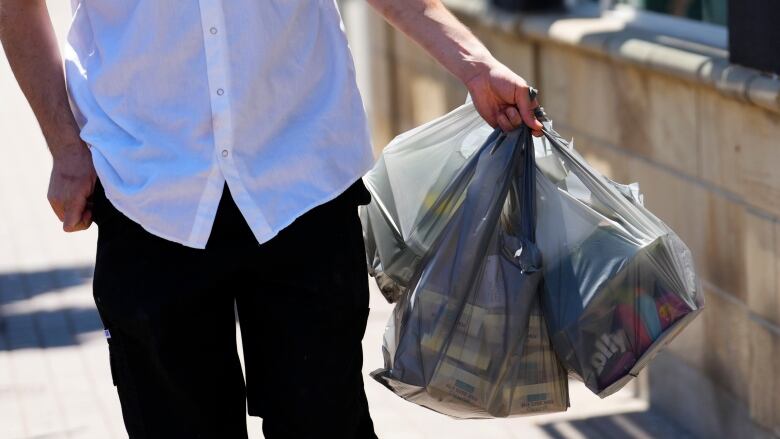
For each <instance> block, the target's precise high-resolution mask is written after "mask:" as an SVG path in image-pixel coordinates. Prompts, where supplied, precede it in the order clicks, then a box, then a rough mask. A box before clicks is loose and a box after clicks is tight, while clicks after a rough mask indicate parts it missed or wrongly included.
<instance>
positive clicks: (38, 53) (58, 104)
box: [0, 0, 83, 156]
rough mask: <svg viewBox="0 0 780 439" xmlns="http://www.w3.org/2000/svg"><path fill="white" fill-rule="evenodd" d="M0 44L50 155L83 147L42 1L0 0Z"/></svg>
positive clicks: (57, 50) (60, 59)
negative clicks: (36, 120) (38, 125)
mask: <svg viewBox="0 0 780 439" xmlns="http://www.w3.org/2000/svg"><path fill="white" fill-rule="evenodd" d="M0 42H2V45H3V49H4V50H5V54H6V57H7V58H8V61H9V63H10V65H11V70H12V71H13V73H14V76H15V77H16V80H17V82H18V83H19V86H20V87H21V89H22V92H23V93H24V95H25V97H26V98H27V101H28V102H29V103H30V106H31V107H32V110H33V113H35V117H36V118H37V119H38V123H39V124H40V127H41V130H42V131H43V135H44V138H45V139H46V142H47V144H48V145H49V149H50V150H51V152H52V154H53V155H55V156H56V155H57V154H59V153H62V152H63V151H64V150H66V149H70V148H72V147H74V146H76V147H83V143H82V142H81V140H80V138H79V128H78V125H77V124H76V120H75V118H74V117H73V113H72V112H71V109H70V105H69V103H68V95H67V91H66V88H65V79H64V75H63V70H62V58H61V56H60V52H59V48H58V45H57V40H56V36H55V34H54V29H53V27H52V24H51V19H50V18H49V13H48V10H47V8H46V3H45V1H44V0H0Z"/></svg>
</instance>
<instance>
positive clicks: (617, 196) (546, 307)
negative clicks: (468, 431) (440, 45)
mask: <svg viewBox="0 0 780 439" xmlns="http://www.w3.org/2000/svg"><path fill="white" fill-rule="evenodd" d="M491 133H492V134H491ZM526 134H527V133H526ZM544 134H545V135H544V137H543V138H541V139H531V138H530V136H528V137H527V140H526V141H527V142H528V145H530V146H531V148H526V147H520V148H519V149H516V151H519V152H518V154H522V153H523V152H528V151H534V152H535V154H533V155H532V156H531V157H530V159H526V160H525V162H524V163H525V164H526V165H529V164H532V165H533V166H531V167H530V169H531V170H532V171H533V172H525V173H520V172H519V170H518V169H519V168H513V167H509V168H506V169H504V172H506V173H507V174H506V175H504V176H503V177H504V178H505V179H507V181H509V182H510V183H509V185H508V190H507V192H506V195H502V193H501V192H500V191H501V190H502V188H503V187H504V186H501V185H500V184H498V183H499V182H500V181H499V180H496V184H493V185H482V186H479V187H481V192H475V191H476V188H477V186H473V184H474V181H473V180H475V179H477V180H479V178H477V177H478V176H479V175H480V174H479V173H478V172H477V170H478V169H482V168H479V166H478V165H479V163H480V159H482V160H483V162H484V160H486V159H488V158H494V157H495V156H494V155H487V156H484V157H483V156H482V154H487V152H485V151H492V150H493V149H495V145H496V143H497V142H499V141H501V142H502V144H505V143H506V141H507V138H506V137H505V136H503V137H502V136H499V135H498V134H497V133H493V132H492V130H491V128H490V127H489V126H487V125H486V124H485V123H484V121H482V119H481V118H480V117H479V115H478V114H477V112H476V110H475V109H474V108H473V106H472V105H471V104H466V105H464V106H462V107H460V108H458V109H456V110H454V111H453V112H451V113H450V114H448V115H446V116H443V117H442V118H439V119H437V120H435V121H433V122H430V123H428V124H425V125H423V126H421V127H418V128H416V129H414V130H412V131H410V132H407V133H405V134H402V135H401V136H399V137H397V138H396V139H395V140H393V142H391V144H390V145H388V147H387V148H386V149H385V151H384V152H383V154H382V157H381V158H380V160H379V161H378V163H377V165H376V167H375V168H374V169H373V170H372V171H371V172H369V173H368V174H367V175H366V176H365V177H364V181H365V183H366V186H367V187H368V188H369V190H370V191H371V192H372V195H373V201H372V202H371V204H369V205H367V206H365V207H363V208H362V209H361V219H362V220H363V226H364V238H365V243H366V251H367V258H368V263H369V267H370V271H371V273H372V275H374V276H375V277H376V278H377V282H378V283H379V285H380V288H381V289H382V291H383V293H384V294H385V296H386V297H387V298H388V300H390V301H396V300H397V301H398V304H397V305H396V309H395V310H394V313H393V317H392V318H391V320H390V322H389V323H388V327H387V330H386V333H385V340H384V344H383V352H384V356H385V368H384V369H382V370H380V371H377V373H375V374H374V376H375V378H377V379H378V380H379V381H380V382H382V383H383V384H385V385H386V386H387V387H389V388H390V389H391V390H393V391H394V392H395V393H397V394H399V395H401V396H403V397H404V398H406V399H409V400H411V401H414V402H417V403H419V404H421V405H425V406H427V407H429V408H432V409H434V410H437V411H440V412H443V413H447V414H450V415H453V416H456V417H495V416H511V415H518V414H529V413H536V412H545V411H556V410H563V409H565V408H566V406H567V402H568V395H567V391H566V380H565V378H564V377H563V372H562V371H561V366H562V368H563V369H565V370H566V371H568V372H569V373H571V374H573V375H574V376H577V377H579V378H580V379H582V380H583V381H584V382H585V383H586V385H587V386H588V387H589V388H590V389H591V390H592V391H594V392H595V393H597V394H599V395H600V396H606V395H608V394H610V393H612V392H614V391H616V390H617V389H619V388H620V387H622V386H623V385H625V384H626V382H628V380H629V379H630V378H631V377H633V376H635V375H636V374H637V373H638V371H639V370H640V369H641V368H642V367H644V365H645V364H646V363H647V362H648V361H649V359H650V358H651V357H652V356H653V355H654V354H655V353H656V352H657V351H658V349H659V348H660V347H661V346H663V345H664V344H665V343H666V342H668V341H669V340H670V339H671V338H672V337H673V336H674V335H675V334H676V333H677V332H679V330H680V329H682V328H683V327H684V326H685V325H686V324H687V323H688V322H690V320H691V319H692V318H694V316H696V315H697V314H698V312H699V311H700V310H701V308H702V307H703V298H702V296H701V293H700V289H699V288H698V286H697V283H696V279H695V274H694V272H693V268H692V261H691V255H690V252H689V251H688V249H687V248H686V247H685V245H684V244H683V243H682V242H681V241H680V240H679V238H678V237H677V236H676V235H675V234H674V233H673V232H672V231H671V230H669V229H668V227H666V226H665V225H664V224H663V223H662V222H661V221H660V220H658V219H657V218H656V217H655V216H653V215H652V214H651V213H650V212H648V211H647V210H646V209H645V208H644V207H643V206H642V203H641V195H640V194H639V191H638V188H637V187H636V185H631V186H624V185H619V184H617V183H614V182H612V181H611V180H609V179H607V178H605V177H603V176H601V175H600V174H598V173H597V172H595V171H594V170H593V169H591V168H590V166H589V165H588V164H587V163H586V162H585V161H584V159H582V158H581V157H580V156H579V155H578V154H577V153H576V152H575V151H574V149H573V146H572V145H570V144H568V143H567V142H565V141H564V140H563V139H561V138H560V136H558V134H557V133H555V132H554V131H553V130H552V126H551V124H550V123H549V122H545V133H544ZM524 139H525V137H524ZM520 143H521V144H522V141H521V142H520ZM500 149H501V148H498V149H497V150H500ZM505 151H506V150H505ZM534 162H535V163H534ZM494 166H495V170H499V169H501V168H500V167H499V166H498V165H497V164H495V163H494ZM491 169H493V168H491ZM480 172H482V171H480ZM491 172H494V171H491ZM531 174H534V175H535V178H534V181H533V185H531V184H529V183H527V182H524V179H523V177H524V176H525V177H527V176H529V175H531ZM480 178H482V177H480ZM501 181H503V180H501ZM530 187H534V189H533V190H532V191H530V194H533V195H532V196H531V197H526V198H533V199H534V200H535V205H534V203H532V204H531V207H532V208H535V209H534V210H535V219H536V221H535V228H534V227H531V228H532V229H534V230H535V233H532V234H530V235H523V234H522V233H520V234H519V235H517V229H518V224H526V225H529V224H530V225H533V224H534V222H533V221H528V220H525V221H524V217H523V215H522V214H521V213H520V214H519V213H518V212H526V213H527V212H528V211H529V210H530V209H525V210H524V209H522V207H521V208H520V209H519V210H518V209H516V208H515V209H513V206H514V207H516V206H518V205H519V204H517V201H516V200H515V203H514V204H513V203H512V200H513V195H512V194H513V193H525V192H527V191H528V190H529V188H530ZM469 197H471V198H469ZM502 197H503V198H502ZM477 199H481V200H482V201H480V203H482V204H479V203H477V201H476V200H477ZM486 199H490V200H492V202H493V203H495V204H496V206H498V205H500V206H501V209H500V212H501V213H500V214H496V213H495V212H496V211H498V209H497V208H496V209H494V210H489V209H487V208H486V207H487V205H485V204H484V203H485V200H486ZM501 200H503V201H501ZM476 205H479V206H481V207H482V209H483V210H480V209H475V207H474V206H476ZM496 206H493V207H496ZM488 212H492V213H493V215H492V216H491V215H488V214H487V213H488ZM518 215H519V216H518ZM466 218H472V220H473V221H471V222H467V223H464V221H465V220H466ZM496 218H497V220H496ZM477 219H479V220H478V221H477ZM480 222H481V224H483V225H492V232H493V233H494V235H490V236H491V237H490V239H486V238H485V236H488V235H489V234H487V232H485V230H482V229H479V231H480V232H481V233H483V234H482V235H479V236H480V237H481V238H480V239H483V241H481V242H483V243H489V244H483V245H481V246H478V245H477V244H476V242H477V241H478V240H477V239H474V236H476V233H477V230H478V229H474V230H470V229H465V228H464V227H465V226H464V224H468V225H470V226H473V227H476V224H478V223H480ZM515 236H522V237H523V238H522V239H520V240H518V239H516V238H508V237H515ZM498 242H500V244H497V243H498ZM527 242H531V243H534V245H532V246H530V245H527V244H526V243H527ZM440 248H441V249H446V250H440ZM467 249H468V250H469V251H471V252H472V256H471V258H470V259H464V258H463V257H460V256H458V255H459V254H460V253H461V252H464V251H465V250H467ZM513 249H514V250H513ZM529 249H534V251H530V250H529ZM518 250H520V251H519V253H517V251H518ZM513 252H514V253H513ZM537 253H540V254H539V255H538V256H540V257H539V260H536V261H534V265H535V266H536V267H537V271H533V272H531V271H530V270H529V269H528V267H526V269H525V270H524V269H523V268H522V266H520V270H519V271H518V272H515V271H513V270H511V269H509V267H510V266H512V264H513V263H515V264H517V263H519V260H518V259H516V255H523V254H524V255H525V257H529V255H530V254H537ZM526 262H528V261H527V260H526ZM515 266H517V265H515ZM518 273H519V274H518ZM532 273H533V274H532ZM538 274H541V275H542V276H541V277H542V278H541V279H540V280H538V281H537V280H532V279H536V277H537V275H538ZM537 282H538V287H539V288H536V289H534V288H532V284H533V283H537ZM532 291H539V292H540V294H539V296H537V294H536V293H535V292H532ZM491 297H494V298H495V297H499V298H500V299H501V300H503V302H502V301H501V300H499V301H498V302H496V301H495V300H493V299H491ZM534 325H537V326H534ZM538 325H540V326H538ZM536 327H539V328H540V329H539V330H538V331H537V330H536V329H535V328H536ZM518 328H520V329H518ZM535 333H538V334H539V338H537V342H536V343H534V342H532V341H531V340H532V339H533V338H534V337H535V336H532V335H533V334H535ZM523 337H525V338H523ZM518 339H521V340H518ZM550 339H551V340H552V349H551V348H550ZM529 343H530V345H529ZM553 351H554V353H555V354H556V355H554V354H553ZM498 364H501V365H502V366H501V367H498V366H497V365H498ZM559 365H560V366H559ZM510 370H511V372H510ZM512 374H515V375H514V377H518V378H512V379H515V380H516V381H515V382H512V381H511V379H509V380H508V379H507V377H509V376H510V375H512ZM521 375H522V377H521ZM517 398H519V399H517Z"/></svg>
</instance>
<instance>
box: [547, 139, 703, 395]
mask: <svg viewBox="0 0 780 439" xmlns="http://www.w3.org/2000/svg"><path fill="white" fill-rule="evenodd" d="M546 125H547V126H548V128H549V124H546ZM545 138H546V141H545V142H544V144H545V148H544V150H543V151H541V154H539V157H538V161H537V164H538V166H539V168H540V170H541V171H542V172H541V173H540V174H542V175H543V176H544V177H543V178H539V179H538V181H537V197H538V204H539V208H538V214H537V221H538V224H539V227H538V228H537V241H538V244H539V248H540V250H541V251H542V254H543V256H544V285H545V288H544V293H543V295H542V297H543V301H542V303H543V309H544V315H545V317H546V318H547V323H548V325H549V328H550V333H551V334H552V337H553V344H554V345H555V349H556V352H557V353H558V355H559V358H560V359H561V361H562V362H563V363H564V364H565V366H566V368H567V369H569V370H570V371H571V372H573V373H574V374H575V375H577V376H578V377H579V378H580V379H582V380H583V381H584V382H585V384H586V385H587V386H588V388H590V389H591V390H592V391H593V392H594V393H597V394H598V395H599V396H601V397H605V396H607V395H610V394H612V393H614V392H615V391H617V390H619V389H620V388H621V387H623V386H624V385H625V384H626V383H627V382H628V381H629V380H630V379H631V378H633V377H635V376H636V375H637V374H638V373H639V371H640V370H641V369H642V368H643V367H644V366H645V365H646V364H647V363H648V362H649V361H650V359H651V358H652V357H653V356H654V355H655V354H656V353H657V352H658V350H659V349H660V348H661V347H663V346H664V345H665V344H666V343H668V342H669V341H670V340H671V339H672V338H673V337H674V336H675V335H676V334H677V333H678V332H679V331H680V330H681V329H682V328H683V327H685V326H686V325H687V324H688V323H689V322H690V321H691V320H692V319H693V318H694V317H695V316H696V315H698V313H699V312H700V311H701V310H702V308H703V306H704V298H703V296H702V294H701V289H700V288H699V287H698V284H697V281H696V277H695V274H694V270H693V261H692V256H691V253H690V250H688V248H687V247H686V246H685V244H684V243H683V242H682V241H681V240H680V239H679V237H677V235H676V234H675V233H674V232H673V231H672V230H670V229H669V228H668V227H667V226H666V225H665V224H664V223H663V222H662V221H660V220H659V219H658V218H656V217H655V216H654V215H653V214H652V213H650V212H649V211H648V210H647V209H645V208H644V207H643V206H642V197H641V195H640V194H639V190H638V187H637V186H636V185H631V186H624V185H620V184H617V183H615V182H613V181H611V180H609V179H607V178H606V177H604V176H602V175H600V174H599V173H598V172H596V171H595V170H593V169H592V168H591V167H590V166H589V165H588V164H587V162H586V161H585V160H584V159H583V158H582V157H581V156H580V155H579V154H577V153H576V151H574V149H573V147H571V146H570V145H569V144H568V143H567V142H565V141H564V140H563V139H561V138H560V136H558V135H557V133H555V132H554V131H552V130H551V129H548V130H547V131H546V133H545Z"/></svg>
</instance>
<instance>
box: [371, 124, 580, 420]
mask: <svg viewBox="0 0 780 439" xmlns="http://www.w3.org/2000/svg"><path fill="white" fill-rule="evenodd" d="M461 122H462V120H461ZM480 125H481V122H480ZM483 132H484V131H483ZM418 133H419V132H418ZM440 134H441V133H440ZM407 139H408V138H407ZM482 139H483V140H484V137H483V138H482ZM428 140H430V139H428ZM433 143H434V144H435V142H433ZM426 145H431V143H427V144H417V146H419V148H417V149H416V151H417V152H418V153H419V152H420V151H423V152H425V151H428V152H429V151H430V150H429V149H428V148H427V147H426ZM391 146H392V145H391ZM445 146H446V148H443V150H444V151H446V149H447V148H449V150H450V152H453V151H454V152H455V154H460V150H459V149H458V148H455V149H453V146H457V143H455V144H448V145H445ZM397 152H398V151H397V150H394V149H392V148H389V151H386V152H385V154H386V156H385V159H387V154H388V153H389V154H394V153H397ZM469 153H470V154H471V155H470V156H466V155H465V154H461V155H460V156H453V154H452V153H450V154H443V156H444V157H447V159H446V160H444V161H443V162H441V161H440V162H438V163H437V164H438V165H441V168H439V169H440V172H438V173H435V175H434V178H430V176H429V178H428V181H429V182H430V183H429V184H427V185H424V192H427V193H425V194H423V196H418V197H417V200H420V201H418V203H419V204H418V206H421V207H420V208H419V211H416V210H415V209H414V208H411V209H409V208H407V210H406V211H405V212H408V211H410V210H412V211H415V212H414V213H415V215H409V214H407V215H406V218H407V219H406V221H407V223H406V226H408V228H405V224H404V219H403V215H399V209H398V206H397V203H398V201H399V200H400V199H401V198H404V197H407V195H405V194H401V197H393V196H392V194H390V193H389V191H388V190H387V188H388V186H389V185H387V183H388V181H387V180H388V179H391V178H392V175H393V173H392V172H390V173H389V174H390V177H389V178H387V179H386V176H387V175H388V172H387V171H388V169H387V166H386V165H387V162H386V161H385V162H383V161H380V162H379V164H378V165H377V167H376V168H375V170H374V171H372V172H371V173H369V175H367V176H366V180H367V187H369V190H372V192H373V195H374V201H372V204H369V205H368V206H366V207H365V208H364V209H363V212H362V214H363V218H364V225H365V226H366V234H367V236H376V237H377V238H378V239H368V240H367V242H369V243H370V244H369V245H367V251H368V254H369V255H371V256H370V262H371V263H372V264H374V268H375V271H378V270H381V269H384V273H385V275H387V276H388V277H389V278H390V279H389V282H395V284H396V285H398V286H399V288H401V289H402V290H404V289H408V291H406V292H405V293H403V294H402V295H401V296H400V300H399V302H398V303H397V305H396V307H395V309H394V311H393V316H392V317H391V320H390V322H389V324H388V327H387V328H386V332H385V339H384V343H383V353H384V359H385V367H384V368H383V369H379V370H377V371H375V372H374V373H372V376H373V377H374V378H375V379H377V381H379V382H380V383H382V384H384V385H385V386H387V387H388V388H389V389H390V390H392V391H393V392H395V393H396V394H398V395H400V396H402V397H403V398H405V399H407V400H409V401H412V402H415V403H417V404H420V405H422V406H425V407H428V408H430V409H433V410H436V411H438V412H441V413H444V414H447V415H450V416H453V417H458V418H489V417H506V416H517V415H526V414H532V413H542V412H552V411H562V410H565V409H566V408H567V407H568V387H567V377H566V374H565V371H564V370H563V368H562V367H561V366H560V364H559V362H558V361H557V359H556V357H555V353H554V352H553V349H552V346H551V343H550V338H549V335H548V332H547V326H546V324H545V322H544V318H543V317H542V315H541V312H540V302H539V300H540V298H539V286H540V281H541V275H542V272H541V254H540V253H539V251H538V250H537V248H536V245H535V231H534V223H535V213H534V203H535V188H534V186H535V174H536V167H535V165H534V148H533V141H532V140H531V136H530V133H529V131H528V129H527V128H525V127H523V128H520V129H518V130H516V131H514V132H512V133H509V134H501V133H500V132H498V131H496V132H494V133H493V134H491V135H490V136H488V139H487V141H485V142H484V144H483V145H482V146H481V147H479V148H477V149H476V152H474V151H469ZM420 156H426V157H430V156H427V155H425V154H420ZM406 157H407V158H408V159H409V160H413V157H414V155H413V154H410V155H407V156H406ZM426 160H427V158H426ZM434 166H435V165H434ZM429 167H430V166H429ZM406 170H407V172H408V169H406ZM453 173H454V175H453ZM380 177H381V179H380ZM377 182H379V183H377ZM372 183H373V184H372ZM404 184H407V185H408V184H409V182H406V183H404ZM418 188H420V186H418ZM405 201H409V200H408V198H406V199H405ZM399 218H401V219H400V220H399V221H396V220H398V219H399ZM399 223H400V224H399ZM377 226H381V227H382V228H383V229H384V232H379V233H377V230H378V229H377ZM387 231H392V233H391V234H387V235H383V233H385V232H387ZM377 253H378V254H379V256H377ZM377 261H380V262H379V263H377ZM388 262H389V263H388ZM390 273H392V274H390Z"/></svg>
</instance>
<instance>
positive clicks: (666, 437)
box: [540, 411, 694, 439]
mask: <svg viewBox="0 0 780 439" xmlns="http://www.w3.org/2000/svg"><path fill="white" fill-rule="evenodd" d="M540 427H541V428H542V430H544V432H545V433H546V434H547V435H548V436H549V437H551V438H553V439H574V438H588V439H629V438H630V439H639V438H642V439H645V438H659V439H660V438H663V439H694V436H693V435H691V434H689V433H687V432H685V431H684V430H682V429H681V428H680V427H679V426H677V425H673V424H671V423H670V421H669V420H668V419H666V418H664V417H662V416H660V415H657V414H655V413H654V412H652V411H641V412H628V413H621V414H616V415H607V416H594V417H590V418H585V419H575V420H565V421H555V422H551V423H548V424H543V425H541V426H540Z"/></svg>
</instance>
